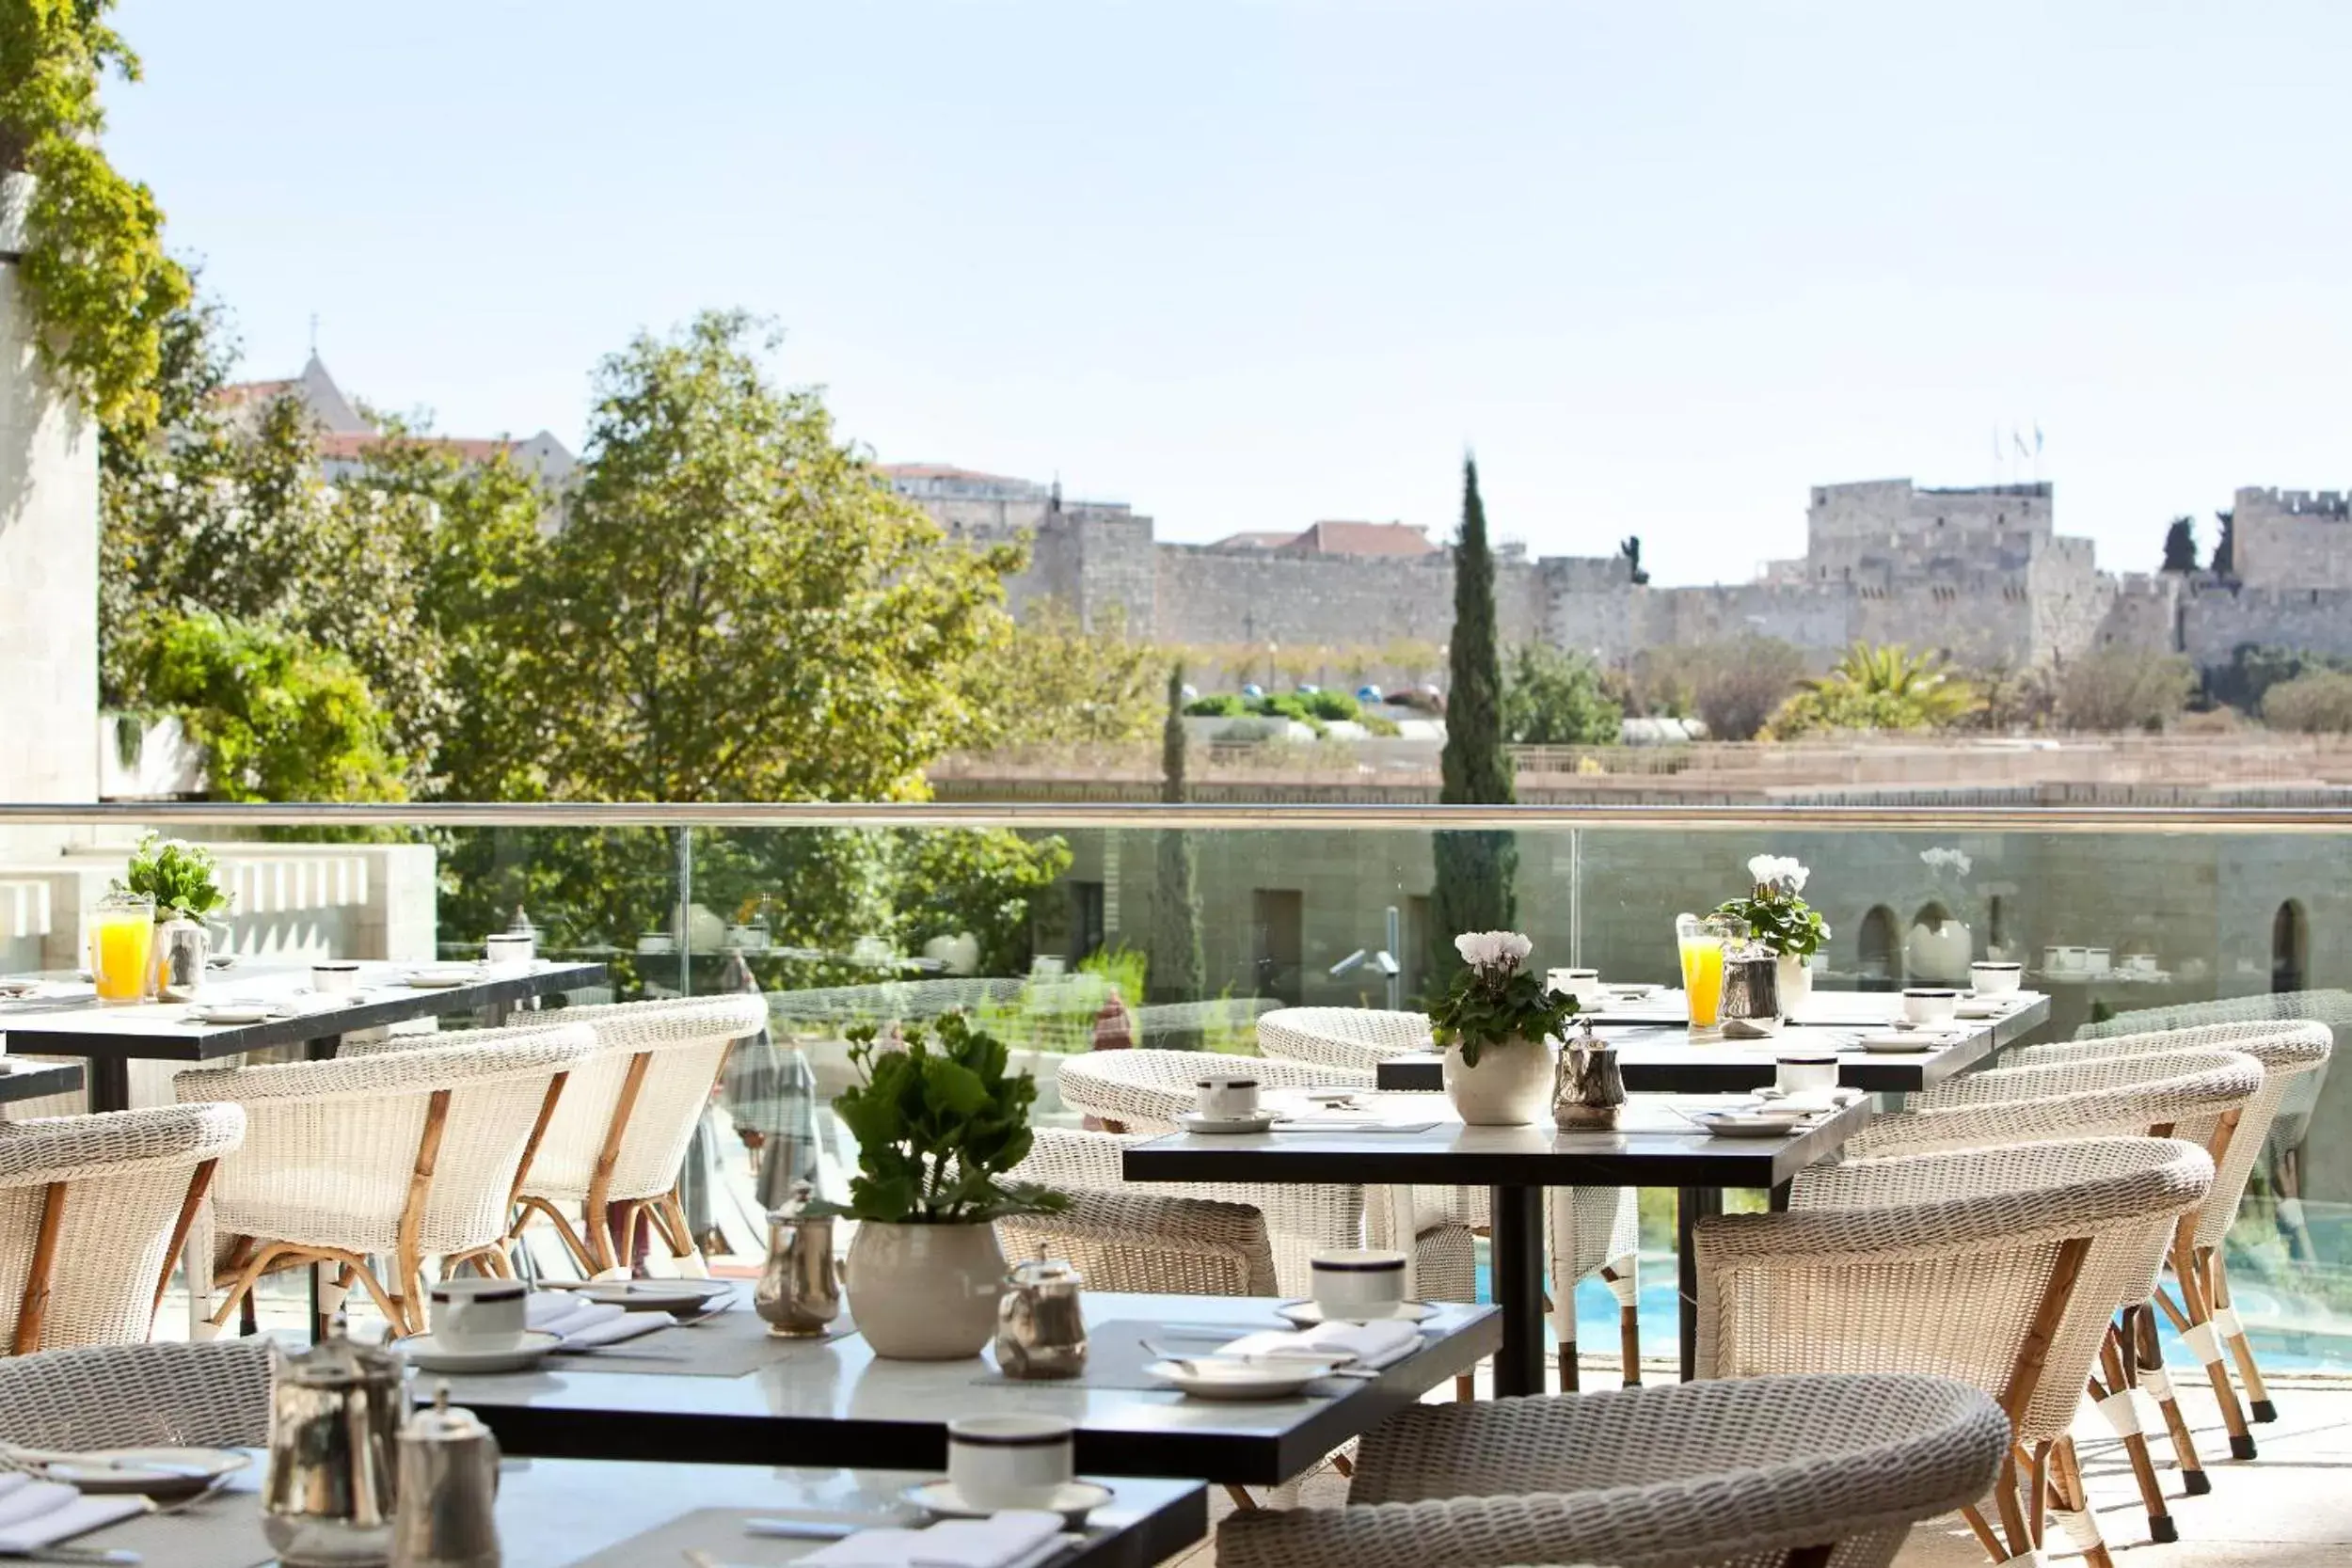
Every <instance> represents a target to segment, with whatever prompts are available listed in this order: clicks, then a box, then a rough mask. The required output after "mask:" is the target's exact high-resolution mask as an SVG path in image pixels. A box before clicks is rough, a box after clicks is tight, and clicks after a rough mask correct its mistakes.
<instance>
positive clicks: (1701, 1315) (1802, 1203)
mask: <svg viewBox="0 0 2352 1568" xmlns="http://www.w3.org/2000/svg"><path fill="white" fill-rule="evenodd" d="M2212 1186H2213V1161H2212V1160H2211V1158H2210V1157H2208V1156H2207V1155H2206V1154H2205V1152H2204V1151H2203V1150H2202V1149H2200V1148H2195V1147H2194V1146H2192V1145H2190V1144H2187V1143H2185V1142H2182V1141H2181V1140H2179V1139H2173V1138H2147V1137H2125V1138H2081V1139H2075V1140H2072V1141H2066V1142H2051V1143H2026V1144H2016V1145H2012V1146H2010V1147H2007V1148H1981V1149H1970V1150H1961V1151H1956V1152H1946V1153H1936V1154H1927V1155H1920V1156H1915V1157H1913V1158H1909V1159H1892V1160H1858V1161H1852V1162H1849V1163H1847V1164H1841V1165H1836V1166H1831V1167H1816V1168H1815V1169H1812V1170H1809V1171H1807V1172H1805V1173H1804V1175H1803V1176H1801V1177H1800V1178H1799V1179H1798V1180H1797V1182H1796V1184H1795V1188H1794V1190H1793V1191H1792V1193H1791V1204H1792V1207H1791V1209H1790V1210H1789V1212H1786V1213H1777V1214H1740V1215H1725V1216H1718V1217H1708V1218H1704V1219H1702V1220H1700V1222H1699V1224H1698V1227H1697V1232H1696V1247H1697V1259H1698V1266H1699V1301H1698V1367H1699V1375H1700V1376H1701V1377H1755V1376H1760V1375H1764V1374H1767V1373H1774V1372H1856V1371H1919V1372H1933V1373H1936V1374H1938V1375H1940V1376H1946V1377H1958V1378H1961V1379H1963V1380H1964V1381H1966V1382H1969V1383H1973V1384H1975V1385H1976V1386H1978V1387H1979V1388H1981V1389H1983V1390H1984V1391H1985V1392H1987V1393H1989V1394H1991V1395H1993V1396H1994V1397H1995V1398H1996V1399H1998V1400H1999V1401H2000V1402H2001V1407H2002V1409H2003V1410H2004V1411H2005V1412H2006V1413H2007V1414H2008V1416H2009V1418H2010V1423H2011V1425H2012V1426H2013V1427H2014V1429H2015V1436H2016V1441H2017V1443H2018V1444H2019V1446H2020V1448H2019V1451H2020V1452H2021V1453H2023V1454H2025V1455H2026V1456H2027V1458H2028V1462H2029V1468H2028V1475H2027V1479H2026V1493H2025V1496H2024V1497H2022V1498H2021V1497H2020V1495H2019V1485H2018V1475H2017V1471H2016V1468H2015V1465H2013V1464H2012V1463H2004V1465H2002V1483H2001V1485H1999V1486H1998V1487H1996V1488H1995V1490H1994V1500H1995V1502H1996V1504H1997V1505H1998V1511H1999V1513H2000V1518H2001V1525H2002V1530H2003V1534H2001V1535H1996V1534H1995V1533H1994V1528H1993V1527H1992V1526H1991V1525H1990V1524H1988V1523H1987V1521H1986V1520H1985V1518H1984V1516H1983V1514H1982V1513H1979V1512H1978V1511H1977V1510H1974V1509H1971V1510H1970V1511H1969V1524H1970V1526H1971V1527H1972V1528H1975V1530H1976V1531H1977V1534H1978V1538H1979V1541H1980V1542H1981V1543H1982V1544H1983V1545H1984V1546H1985V1548H1986V1549H1987V1550H1988V1551H1990V1552H1991V1553H1992V1554H1993V1558H1994V1560H1995V1561H1996V1562H2006V1561H2008V1560H2010V1559H2012V1558H2017V1557H2023V1556H2025V1555H2026V1553H2028V1552H2033V1551H2039V1550H2040V1549H2041V1545H2042V1517H2043V1508H2042V1502H2043V1497H2044V1493H2045V1491H2046V1493H2047V1494H2048V1495H2049V1496H2050V1497H2051V1498H2052V1500H2054V1501H2055V1504H2056V1507H2057V1508H2058V1512H2059V1513H2060V1514H2061V1516H2062V1517H2063V1518H2064V1519H2065V1520H2066V1521H2067V1523H2068V1526H2069V1531H2070V1533H2072V1534H2074V1535H2075V1536H2076V1537H2077V1538H2078V1540H2079V1543H2080V1544H2081V1545H2082V1546H2083V1548H2084V1550H2085V1552H2086V1554H2087V1556H2088V1557H2089V1558H2090V1561H2091V1563H2092V1568H2108V1563H2109V1559H2108V1557H2107V1552H2106V1544H2105V1543H2104V1542H2103V1541H2102V1540H2101V1538H2100V1535H2099V1529H2098V1521H2097V1519H2096V1517H2095V1516H2094V1515H2092V1514H2091V1513H2090V1498H2089V1496H2088V1494H2087V1493H2086V1491H2085V1490H2084V1487H2083V1484H2082V1477H2081V1472H2080V1467H2079V1465H2078V1464H2077V1462H2076V1460H2075V1456H2074V1444H2073V1440H2072V1439H2071V1438H2070V1437H2069V1436H2068V1435H2067V1433H2068V1429H2069V1427H2070V1425H2071V1424H2072V1421H2073V1418H2074V1412H2075V1411H2076V1409H2077V1408H2079V1407H2080V1405H2081V1403H2082V1397H2083V1389H2084V1387H2085V1386H2086V1385H2087V1384H2088V1382H2089V1380H2090V1375H2091V1372H2092V1369H2093V1368H2094V1367H2095V1366H2096V1364H2097V1363H2098V1360H2099V1357H2100V1354H2101V1352H2102V1350H2103V1349H2104V1347H2105V1346H2106V1342H2107V1335H2108V1330H2109V1328H2110V1326H2111V1325H2112V1323H2113V1321H2114V1317H2115V1314H2116V1311H2117V1310H2118V1308H2120V1307H2122V1306H2123V1305H2124V1304H2125V1303H2127V1302H2134V1301H2138V1300H2141V1299H2143V1298H2144V1297H2145V1295H2146V1292H2147V1291H2148V1287H2149V1283H2150V1281H2152V1280H2153V1278H2154V1276H2155V1271H2156V1268H2157V1265H2158V1262H2159V1261H2160V1259H2162V1258H2163V1255H2164V1250H2165V1247H2166V1245H2167V1244H2168V1243H2169V1239H2170V1237H2171V1234H2172V1232H2173V1229H2174V1227H2176V1226H2177V1225H2178V1224H2179V1222H2180V1221H2181V1219H2182V1217H2183V1216H2184V1215H2186V1214H2189V1213H2191V1212H2194V1211H2195V1208H2196V1206H2197V1205H2198V1204H2200V1203H2201V1202H2203V1201H2204V1198H2205V1196H2206V1194H2207V1193H2209V1192H2210V1191H2211V1190H2212ZM2029 1521H2030V1523H2029ZM2004 1537H2006V1539H2004Z"/></svg>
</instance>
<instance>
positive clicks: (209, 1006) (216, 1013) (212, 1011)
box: [188, 1002, 269, 1024]
mask: <svg viewBox="0 0 2352 1568" xmlns="http://www.w3.org/2000/svg"><path fill="white" fill-rule="evenodd" d="M188 1017H189V1018H191V1019H193V1020H194V1021H195V1022H199V1023H215V1024H228V1023H262V1022H267V1021H268V1019H269V1008H268V1007H267V1006H263V1005H262V1004H261V1003H258V1002H251V1003H247V1002H207V1003H202V1004H199V1006H194V1007H190V1008H189V1009H188Z"/></svg>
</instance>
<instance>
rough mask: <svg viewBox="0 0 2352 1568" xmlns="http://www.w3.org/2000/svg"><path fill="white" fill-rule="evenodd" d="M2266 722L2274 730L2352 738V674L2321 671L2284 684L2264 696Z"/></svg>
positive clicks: (2282, 682)
mask: <svg viewBox="0 0 2352 1568" xmlns="http://www.w3.org/2000/svg"><path fill="white" fill-rule="evenodd" d="M2263 720H2264V721H2265V723H2267V724H2269V725H2270V726H2271V727H2272V728H2274V729H2280V730H2301V731H2303V732H2305V733H2306V734H2311V735H2352V675H2347V674H2344V673H2342V672H2341V671H2336V670H2318V671H2313V672H2312V673H2310V674H2305V675H2297V676H2296V677H2295V678H2294V679H2293V680H2289V681H2281V682H2280V683H2279V684H2278V685H2276V686H2274V687H2272V688H2271V689H2269V690H2268V691H2267V692H2266V693H2265V694H2264V696H2263Z"/></svg>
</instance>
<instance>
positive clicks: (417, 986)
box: [400, 969, 481, 990]
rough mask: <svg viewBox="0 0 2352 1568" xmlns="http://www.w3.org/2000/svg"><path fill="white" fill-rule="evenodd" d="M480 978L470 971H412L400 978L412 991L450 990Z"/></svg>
mask: <svg viewBox="0 0 2352 1568" xmlns="http://www.w3.org/2000/svg"><path fill="white" fill-rule="evenodd" d="M480 978H481V976H480V975H478V974H475V973H474V972H473V971H472V970H470V969H412V970H410V971H409V972H408V973H407V974H404V975H402V976H401V977H400V983H401V984H402V985H404V986H406V987H407V988H409V989H410V990H450V989H452V988H453V987H456V986H465V985H471V984H472V983H473V982H474V981H475V980H477V979H480Z"/></svg>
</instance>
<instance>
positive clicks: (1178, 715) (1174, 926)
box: [1144, 659, 1208, 1002]
mask: <svg viewBox="0 0 2352 1568" xmlns="http://www.w3.org/2000/svg"><path fill="white" fill-rule="evenodd" d="M1167 706H1168V712H1167V716H1166V717H1165V718H1164V719H1163V720H1162V721H1161V723H1160V799H1161V800H1165V801H1167V802H1168V804H1170V805H1182V804H1183V803H1184V798H1185V785H1184V749H1185V748H1184V661H1183V660H1181V659H1179V660H1178V661H1176V662H1175V663H1174V664H1171V665H1170V666H1168V704H1167ZM1152 869H1153V872H1154V880H1153V887H1152V939H1151V952H1150V955H1149V957H1150V959H1151V966H1150V968H1149V969H1148V970H1147V971H1146V973H1147V974H1149V975H1150V977H1151V979H1150V984H1149V989H1148V990H1146V991H1145V992H1144V999H1145V1000H1146V1001H1149V1002H1192V1001H1197V1000H1199V998H1200V992H1201V990H1202V988H1203V985H1204V976H1205V975H1206V974H1207V971H1208V965H1207V962H1206V960H1205V959H1204V958H1202V956H1201V951H1200V889H1199V886H1198V882H1197V879H1196V875H1195V873H1196V870H1197V868H1196V866H1195V864H1194V854H1193V844H1192V835H1191V834H1190V833H1189V832H1185V831H1184V829H1182V828H1162V829H1161V830H1160V831H1159V834H1158V842H1157V844H1155V845H1154V846H1153V866H1152Z"/></svg>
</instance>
